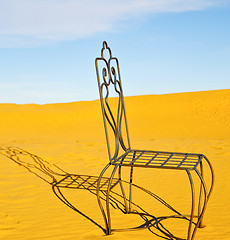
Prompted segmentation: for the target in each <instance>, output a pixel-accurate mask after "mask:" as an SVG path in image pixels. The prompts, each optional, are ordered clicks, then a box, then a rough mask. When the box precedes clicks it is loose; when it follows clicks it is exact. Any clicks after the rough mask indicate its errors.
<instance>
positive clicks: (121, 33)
mask: <svg viewBox="0 0 230 240" xmlns="http://www.w3.org/2000/svg"><path fill="white" fill-rule="evenodd" d="M0 5H1V9H0V103H18V104H22V103H39V104H45V103H57V102H73V101H82V100H95V99H98V98H99V96H98V89H97V82H96V74H95V65H94V59H95V58H96V57H98V56H99V55H100V49H101V47H102V41H103V40H106V41H107V42H108V44H109V46H110V47H111V49H112V52H113V55H114V56H116V57H118V58H119V61H120V69H121V77H122V81H123V88H124V94H125V95H126V96H133V95H145V94H165V93H175V92H189V91H203V90H216V89H229V88H230V0H219V1H217V0H215V1H214V0H110V1H108V0H107V1H105V0H97V1H94V0H84V1H80V0H79V1H78V0H46V1H45V0H20V1H19V0H0Z"/></svg>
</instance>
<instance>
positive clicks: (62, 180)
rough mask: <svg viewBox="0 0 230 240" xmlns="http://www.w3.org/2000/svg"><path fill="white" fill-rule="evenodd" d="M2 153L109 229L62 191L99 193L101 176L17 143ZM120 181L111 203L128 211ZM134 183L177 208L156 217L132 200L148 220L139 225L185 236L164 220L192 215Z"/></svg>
mask: <svg viewBox="0 0 230 240" xmlns="http://www.w3.org/2000/svg"><path fill="white" fill-rule="evenodd" d="M0 154H1V155H4V156H6V157H7V158H9V159H11V160H12V161H14V162H16V163H17V164H18V165H20V166H23V167H25V168H26V169H27V170H28V171H29V172H31V173H33V174H35V175H36V176H37V177H39V178H40V179H42V180H43V181H45V182H47V183H48V184H50V185H51V187H52V190H53V192H54V194H55V195H56V196H57V197H58V198H59V199H60V200H61V201H62V202H63V203H64V204H65V205H67V206H68V207H69V208H71V209H73V210H74V211H76V212H77V213H79V214H80V215H82V216H84V217H85V218H86V219H88V220H89V221H90V222H91V223H93V224H95V225H96V226H97V227H99V228H100V229H101V230H103V231H104V232H105V229H104V228H103V227H102V226H101V225H99V224H98V223H97V222H96V221H94V220H93V219H92V218H90V217H88V216H87V215H86V214H84V213H83V212H82V211H80V210H79V209H77V208H76V207H75V206H73V205H72V204H71V203H70V202H69V200H68V199H67V198H66V197H65V196H64V193H63V192H62V190H63V189H81V190H87V191H89V192H90V193H92V194H94V195H95V196H96V189H97V183H98V177H97V176H89V175H80V174H70V173H68V172H66V171H64V170H62V169H61V168H60V167H58V166H56V165H55V164H51V163H49V162H47V161H45V160H43V159H42V158H41V157H39V156H37V155H34V154H32V153H29V152H27V151H25V150H22V149H20V148H17V147H0ZM122 182H123V183H124V184H129V183H128V182H126V181H122ZM108 183H109V178H107V177H104V178H103V180H102V181H101V186H100V191H101V193H102V197H101V199H102V200H104V201H105V196H106V191H107V187H108ZM118 183H119V181H118V179H116V178H114V179H113V183H112V191H111V195H110V204H111V206H112V207H113V208H114V209H119V210H120V211H122V212H123V213H125V206H124V203H123V202H122V199H123V196H122V195H121V194H119V193H117V192H116V191H115V190H114V187H115V186H116V185H117V184H118ZM133 187H135V188H137V189H139V190H141V191H143V192H145V193H147V194H148V195H150V196H151V197H153V198H154V199H156V200H157V201H159V202H160V203H161V204H163V205H164V206H165V207H167V208H169V209H170V210H171V211H172V212H174V215H172V216H163V217H155V216H153V215H151V214H149V213H148V212H147V211H145V210H144V209H143V208H142V207H141V206H140V205H138V204H135V203H134V202H132V205H133V206H135V207H136V208H137V209H138V212H139V214H138V215H139V216H140V217H141V218H142V219H143V221H144V223H143V224H142V225H141V226H139V227H136V229H140V228H143V226H144V227H146V228H148V229H149V231H150V232H152V233H153V234H154V235H156V236H158V237H159V238H163V239H175V238H176V239H181V238H177V237H175V236H174V235H173V234H172V233H171V232H170V231H169V230H168V229H167V228H166V227H164V226H163V224H162V223H161V221H162V220H165V219H167V218H182V219H186V220H189V219H187V218H186V217H184V216H182V214H180V213H179V212H178V211H176V210H175V209H174V208H173V207H172V206H170V205H169V204H168V203H167V202H165V201H164V200H163V199H162V198H160V197H158V196H157V195H156V194H154V193H152V192H150V191H149V190H147V189H145V188H142V187H140V186H138V185H135V184H133ZM140 212H141V213H140ZM121 231H122V230H121Z"/></svg>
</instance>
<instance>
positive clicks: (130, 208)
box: [129, 167, 133, 213]
mask: <svg viewBox="0 0 230 240" xmlns="http://www.w3.org/2000/svg"><path fill="white" fill-rule="evenodd" d="M132 185H133V167H131V169H130V180H129V213H130V212H131V211H132Z"/></svg>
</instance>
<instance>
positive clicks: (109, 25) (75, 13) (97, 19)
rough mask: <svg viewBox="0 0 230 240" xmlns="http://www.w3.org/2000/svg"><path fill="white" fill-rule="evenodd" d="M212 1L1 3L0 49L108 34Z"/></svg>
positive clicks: (38, 0) (16, 0) (206, 5)
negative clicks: (127, 23)
mask: <svg viewBox="0 0 230 240" xmlns="http://www.w3.org/2000/svg"><path fill="white" fill-rule="evenodd" d="M220 2H221V3H224V2H225V1H224V0H223V1H215V0H110V1H108V0H97V1H95V0H84V1H82V0H7V1H6V0H0V6H1V9H0V47H13V46H16V47H18V46H20V45H21V46H30V45H39V44H42V43H43V44H46V43H47V42H50V41H66V40H74V39H78V38H84V37H88V36H91V35H93V34H96V33H99V32H110V31H111V29H113V28H114V27H115V29H116V26H117V25H119V23H120V22H121V21H124V20H129V19H132V18H134V17H137V16H142V15H147V14H152V13H159V12H183V11H197V10H202V9H206V8H209V7H213V6H216V5H220Z"/></svg>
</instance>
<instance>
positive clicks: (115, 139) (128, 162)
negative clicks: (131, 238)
mask: <svg viewBox="0 0 230 240" xmlns="http://www.w3.org/2000/svg"><path fill="white" fill-rule="evenodd" d="M95 64H96V73H97V80H98V88H99V94H100V100H101V109H102V116H103V121H104V128H105V135H106V142H107V149H108V155H109V163H108V164H107V165H106V166H105V167H104V169H103V170H102V172H101V174H100V176H99V179H98V183H97V199H98V204H99V207H100V209H101V212H102V215H103V218H104V221H105V227H106V229H105V233H106V234H107V235H108V234H111V233H112V231H116V230H117V231H118V229H112V227H111V214H110V209H109V202H110V192H111V189H112V188H113V187H114V184H113V182H114V179H115V178H114V176H115V174H116V172H117V170H118V178H117V179H118V182H119V184H118V185H119V186H120V188H121V192H122V195H123V199H124V206H125V212H126V213H134V212H133V211H132V210H131V205H132V186H133V185H134V184H133V171H134V168H135V167H142V168H152V169H153V168H158V169H168V170H184V171H186V173H187V176H188V178H189V181H190V187H191V192H192V194H191V195H192V204H191V205H192V206H191V213H190V215H189V217H188V214H185V215H182V214H178V218H183V219H186V220H189V226H188V233H187V237H186V240H192V239H194V237H195V233H196V230H197V228H198V227H202V219H203V215H204V212H205V209H206V206H207V202H208V200H209V197H210V194H211V192H212V189H213V182H214V173H213V168H212V165H211V163H210V161H209V160H208V158H207V157H206V156H205V155H203V154H196V153H179V152H164V151H155V150H154V151H152V150H150V151H149V150H136V149H132V148H131V144H130V140H129V132H128V124H127V118H126V111H125V104H124V96H123V89H122V84H121V76H120V69H119V62H118V59H117V58H115V57H113V56H112V52H111V49H110V48H109V47H108V44H107V43H106V42H105V41H104V42H103V47H102V49H101V57H99V58H96V61H95ZM111 92H113V93H112V94H111ZM114 94H115V96H117V98H114ZM110 97H113V99H112V100H111V101H110V99H111V98H110ZM121 152H122V153H121ZM203 163H206V166H208V168H209V170H210V174H211V182H210V186H209V188H208V187H207V186H206V182H205V179H204V176H203V172H204V167H203ZM110 167H113V170H112V172H111V175H110V177H109V182H108V185H107V184H106V186H107V190H106V204H105V208H104V207H103V204H102V201H101V197H100V193H101V190H102V189H103V184H101V183H102V182H103V181H104V177H103V176H104V174H105V172H106V171H107V170H108V169H109V168H110ZM122 167H129V168H130V180H129V186H130V187H129V198H126V194H125V191H124V188H123V185H122V182H124V181H123V180H122ZM191 171H193V172H195V174H196V175H197V176H198V179H200V191H199V194H198V196H199V199H198V214H197V215H196V214H195V213H194V212H195V202H196V201H195V187H194V181H193V177H192V175H191ZM104 186H105V185H104ZM127 201H128V202H129V204H127ZM128 205H129V206H128ZM177 213H178V212H177ZM135 214H137V212H136V211H135ZM139 214H140V215H141V216H143V213H139ZM194 218H197V222H194V220H193V219H194ZM145 219H146V218H145ZM156 221H157V220H156ZM156 225H158V223H156ZM193 225H195V226H194V228H193V231H192V226H193ZM158 226H159V225H158ZM144 227H146V228H149V224H143V225H142V226H140V227H136V228H133V230H137V229H141V228H144ZM127 230H130V229H127ZM119 231H120V229H119ZM161 231H162V230H161ZM164 234H165V235H166V236H167V237H168V238H167V239H177V240H178V239H180V240H181V239H182V238H178V237H176V236H174V235H173V234H171V233H169V232H168V231H164ZM163 238H165V237H163Z"/></svg>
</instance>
